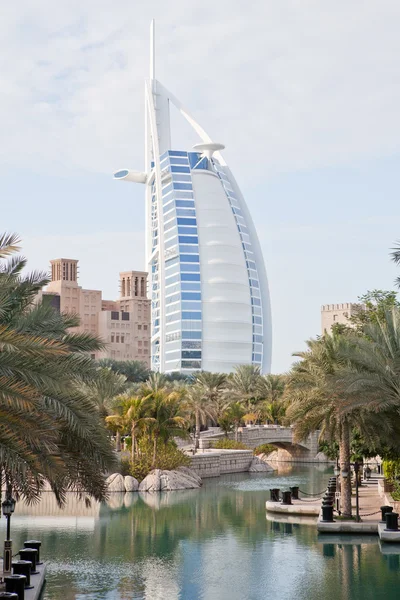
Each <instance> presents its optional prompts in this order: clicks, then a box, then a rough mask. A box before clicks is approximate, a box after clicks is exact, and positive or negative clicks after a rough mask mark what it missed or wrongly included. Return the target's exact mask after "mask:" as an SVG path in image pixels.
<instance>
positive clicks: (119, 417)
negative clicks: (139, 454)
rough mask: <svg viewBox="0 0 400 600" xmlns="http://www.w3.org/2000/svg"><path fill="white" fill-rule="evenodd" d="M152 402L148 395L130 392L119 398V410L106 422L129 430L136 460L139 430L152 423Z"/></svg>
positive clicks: (117, 404) (132, 453) (132, 451)
mask: <svg viewBox="0 0 400 600" xmlns="http://www.w3.org/2000/svg"><path fill="white" fill-rule="evenodd" d="M150 406H151V403H150V401H149V398H147V397H144V398H143V397H142V398H140V397H136V396H130V394H129V393H126V394H124V395H121V396H120V397H119V398H117V401H116V408H117V412H116V413H115V414H114V415H110V416H108V417H106V422H107V423H109V424H110V425H111V426H113V427H115V428H116V429H119V430H120V431H122V432H123V431H129V432H130V434H131V438H132V446H131V460H132V463H133V462H134V461H135V456H136V450H137V448H136V438H137V434H138V433H139V431H140V430H141V429H142V428H143V427H144V426H145V425H146V424H147V425H150V423H152V420H151V417H150Z"/></svg>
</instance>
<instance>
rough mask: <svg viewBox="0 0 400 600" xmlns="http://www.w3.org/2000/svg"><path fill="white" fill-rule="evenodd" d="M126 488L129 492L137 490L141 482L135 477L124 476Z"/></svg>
mask: <svg viewBox="0 0 400 600" xmlns="http://www.w3.org/2000/svg"><path fill="white" fill-rule="evenodd" d="M124 484H125V490H126V491H127V492H137V491H138V489H139V482H138V480H137V479H135V478H134V477H131V476H130V475H126V476H125V477H124Z"/></svg>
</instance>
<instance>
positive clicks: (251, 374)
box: [226, 365, 261, 412]
mask: <svg viewBox="0 0 400 600" xmlns="http://www.w3.org/2000/svg"><path fill="white" fill-rule="evenodd" d="M260 377H261V371H260V368H259V367H257V366H255V365H239V366H237V367H235V369H234V372H233V373H232V374H231V375H229V377H228V379H227V388H226V397H227V398H229V400H230V401H233V402H241V403H243V404H245V406H246V409H247V412H251V411H252V410H253V408H254V406H255V405H256V404H257V402H258V400H259V398H260V397H259V393H258V388H259V380H260Z"/></svg>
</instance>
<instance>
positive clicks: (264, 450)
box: [253, 444, 278, 456]
mask: <svg viewBox="0 0 400 600" xmlns="http://www.w3.org/2000/svg"><path fill="white" fill-rule="evenodd" d="M277 449H278V448H277V447H276V446H273V445H272V444H261V445H260V446H257V448H254V450H253V453H254V455H255V456H258V455H259V454H271V452H275V450H277Z"/></svg>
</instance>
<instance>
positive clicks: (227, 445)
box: [214, 439, 248, 450]
mask: <svg viewBox="0 0 400 600" xmlns="http://www.w3.org/2000/svg"><path fill="white" fill-rule="evenodd" d="M214 448H216V449H217V450H248V448H247V446H245V445H244V444H242V442H235V440H228V439H224V440H218V442H217V443H216V444H215V446H214Z"/></svg>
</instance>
